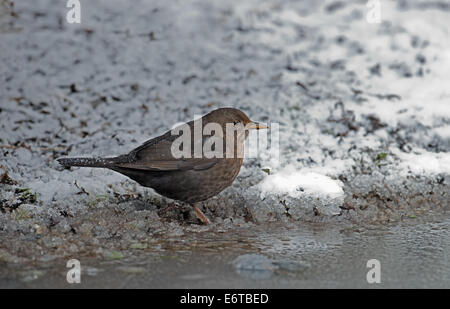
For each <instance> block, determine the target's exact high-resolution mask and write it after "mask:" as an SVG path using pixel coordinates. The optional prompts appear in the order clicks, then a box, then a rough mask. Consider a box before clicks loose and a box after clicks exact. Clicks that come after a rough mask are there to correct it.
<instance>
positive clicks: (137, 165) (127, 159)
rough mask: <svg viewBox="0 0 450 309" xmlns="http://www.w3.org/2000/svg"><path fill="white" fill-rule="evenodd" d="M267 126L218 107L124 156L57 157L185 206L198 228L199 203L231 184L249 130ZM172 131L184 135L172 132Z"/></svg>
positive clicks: (201, 217)
mask: <svg viewBox="0 0 450 309" xmlns="http://www.w3.org/2000/svg"><path fill="white" fill-rule="evenodd" d="M199 127H200V131H198V130H199V129H198V128H199ZM207 128H209V134H205V133H208V132H206V131H207V130H206V129H207ZM229 128H232V129H234V130H229ZM268 128H269V127H268V126H267V125H265V124H261V123H258V122H255V121H252V120H250V118H249V117H248V116H247V115H246V114H245V113H244V112H243V111H241V110H239V109H236V108H231V107H225V108H218V109H215V110H213V111H211V112H209V113H208V114H206V115H204V116H203V117H201V118H199V119H196V120H192V121H189V122H187V123H184V124H181V125H179V126H176V127H175V128H174V129H172V130H169V131H167V132H166V133H164V134H162V135H160V136H158V137H155V138H153V139H150V140H147V141H146V142H144V143H143V144H142V145H140V146H139V147H137V148H135V149H133V150H131V151H130V152H129V153H127V154H124V155H119V156H116V157H72V158H70V157H69V158H58V159H57V161H58V162H59V163H60V164H61V165H62V166H64V167H67V168H68V167H71V166H79V167H92V168H107V169H110V170H113V171H115V172H118V173H121V174H123V175H125V176H128V177H129V178H131V179H132V180H134V181H136V182H137V183H139V184H140V185H142V186H144V187H149V188H152V189H154V190H155V191H156V192H157V193H158V194H160V195H162V196H165V197H167V198H170V199H173V200H176V201H180V202H183V203H187V204H190V205H191V206H193V208H194V210H195V213H196V215H197V218H198V219H199V220H200V221H201V222H202V223H203V224H210V220H209V219H208V218H207V217H206V215H205V214H204V213H203V212H202V211H201V210H200V209H199V207H198V205H199V203H200V202H203V201H205V200H207V199H209V198H211V197H213V196H215V195H217V194H219V193H220V192H222V191H223V190H224V189H226V188H227V187H229V186H230V185H231V184H232V183H233V182H234V180H235V179H236V177H237V175H238V174H239V171H240V169H241V166H242V164H243V149H244V143H245V139H246V138H247V137H248V135H249V130H255V129H256V130H259V129H268ZM196 130H197V131H196ZM177 132H178V133H180V132H182V133H183V134H182V135H180V134H178V135H177V134H174V133H177ZM192 132H194V134H192ZM196 132H200V133H201V134H200V135H199V134H196ZM213 132H214V134H212V133H213ZM185 134H186V135H185ZM182 138H184V139H182ZM179 139H182V140H181V141H180V140H179ZM183 141H184V144H183ZM224 144H225V145H224ZM181 146H182V147H181ZM205 146H209V148H205ZM204 148H205V149H206V151H205V153H203V150H204ZM181 149H182V150H181ZM198 150H200V153H198V152H199V151H198ZM208 150H209V151H208Z"/></svg>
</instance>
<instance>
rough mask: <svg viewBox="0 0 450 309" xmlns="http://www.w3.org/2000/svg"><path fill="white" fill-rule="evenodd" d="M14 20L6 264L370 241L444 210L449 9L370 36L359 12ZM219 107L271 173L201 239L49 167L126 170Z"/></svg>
mask: <svg viewBox="0 0 450 309" xmlns="http://www.w3.org/2000/svg"><path fill="white" fill-rule="evenodd" d="M8 3H9V2H3V4H2V5H1V6H0V7H1V9H0V165H1V168H0V177H1V184H0V238H1V243H0V257H1V258H2V259H6V260H7V259H10V260H12V259H13V258H12V257H14V259H18V258H19V257H20V259H29V258H30V256H34V255H38V256H39V257H38V258H40V259H51V258H52V257H54V256H64V255H67V254H69V253H70V252H88V253H92V252H93V251H94V250H100V249H98V247H99V246H98V245H99V243H100V244H102V246H103V247H104V248H115V247H121V246H122V247H127V246H129V243H130V242H131V241H136V240H142V239H145V238H146V237H149V235H150V236H151V235H172V236H173V235H180V236H181V235H183V234H184V233H186V232H192V231H206V230H212V229H217V230H226V229H229V228H232V227H233V226H236V225H238V226H243V227H247V226H252V225H254V224H264V223H265V222H268V221H289V222H297V221H299V222H301V221H313V222H316V221H326V222H332V221H339V222H340V221H350V222H357V223H358V224H371V223H378V224H379V223H385V222H390V221H396V220H402V219H403V218H405V217H417V216H425V215H428V214H430V213H435V212H437V213H438V214H439V212H440V211H442V210H443V209H448V207H449V206H450V199H449V196H448V192H449V183H450V182H449V181H450V153H449V152H450V75H449V70H450V40H449V38H450V21H449V19H448V17H449V14H450V2H449V1H428V0H427V1H425V0H423V1H420V0H417V1H388V0H382V1H381V23H368V22H367V20H366V15H367V13H368V11H369V8H368V7H367V6H366V3H367V2H366V1H260V0H254V1H252V0H245V1H242V0H239V1H191V0H189V1H186V0H183V1H143V0H141V1H139V0H136V1H118V0H114V1H112V0H96V1H81V4H82V12H81V23H80V24H68V23H67V22H66V19H65V15H66V13H67V11H68V9H67V8H66V7H65V1H57V0H54V1H52V0H39V1H32V2H26V1H14V6H13V7H11V6H10V5H8ZM226 106H232V107H237V108H239V109H242V110H243V111H245V112H246V113H247V114H248V115H249V116H250V118H252V119H254V120H256V121H261V122H266V123H269V124H270V123H278V124H279V128H280V137H279V141H280V149H279V151H280V160H279V162H274V161H273V160H272V161H271V160H270V155H269V154H268V153H265V152H262V153H261V154H260V156H259V157H258V158H256V159H248V160H246V161H245V164H244V166H243V168H242V170H241V173H240V175H239V176H238V178H237V180H236V181H235V183H234V184H233V186H232V187H230V188H228V189H227V190H225V191H224V192H222V193H221V194H220V195H218V196H217V197H214V198H212V199H210V200H208V201H206V202H205V203H204V205H203V209H204V210H205V213H206V215H207V216H209V217H210V218H211V219H212V221H213V224H212V225H211V226H208V227H205V226H201V225H198V224H197V223H198V222H197V221H196V220H195V215H194V214H193V212H192V211H191V209H190V208H189V207H185V208H183V207H182V208H181V209H175V210H171V211H168V212H167V213H164V214H162V213H159V212H158V210H160V209H161V208H164V207H165V206H167V204H168V203H169V202H170V201H169V200H167V199H165V198H162V197H160V196H158V195H157V194H156V193H154V192H153V191H152V190H151V189H148V188H142V187H140V186H139V185H137V184H136V183H134V182H133V181H131V180H129V179H127V178H126V177H124V176H121V175H119V174H117V173H114V172H112V171H108V170H101V169H88V168H72V169H70V170H68V169H62V168H61V167H60V166H58V164H57V163H56V162H55V159H56V158H58V157H61V156H76V155H89V156H102V155H108V156H109V155H118V154H122V153H126V152H128V151H130V150H131V149H133V148H134V147H136V146H138V145H140V144H141V143H142V142H144V141H145V140H147V139H149V138H151V137H155V136H157V135H159V134H161V133H164V132H165V131H166V130H168V129H170V128H171V127H172V125H173V124H175V123H177V122H184V121H189V120H191V119H192V118H193V117H194V115H196V114H205V113H207V112H209V111H211V110H213V109H215V108H218V107H226ZM117 235H120V237H117ZM83 237H84V238H83ZM30 238H31V239H38V241H37V242H35V243H32V244H30V243H26V242H25V241H26V240H27V239H30ZM21 241H24V242H21ZM36 248H38V249H39V248H41V250H42V252H44V251H45V254H37V253H36V252H37V251H36ZM42 248H44V249H45V250H44V249H42ZM94 248H95V249H94ZM94 253H99V254H102V253H103V252H97V251H95V252H94Z"/></svg>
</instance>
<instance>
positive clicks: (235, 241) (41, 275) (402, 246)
mask: <svg viewBox="0 0 450 309" xmlns="http://www.w3.org/2000/svg"><path fill="white" fill-rule="evenodd" d="M419 221H420V219H419V218H410V219H409V220H405V221H404V222H403V223H401V224H395V225H392V224H391V225H387V226H377V227H375V226H374V227H371V228H367V227H366V228H362V227H350V226H347V227H344V226H335V227H330V226H327V225H325V224H303V225H302V226H293V225H283V226H280V225H279V224H276V225H269V227H267V226H264V227H263V226H256V227H254V228H250V229H237V230H234V231H229V232H224V233H216V234H214V233H195V234H191V235H186V236H185V237H173V238H170V239H165V240H162V239H154V240H153V241H150V242H149V243H148V246H147V247H145V246H140V247H138V246H136V247H135V248H134V249H133V250H130V251H133V252H128V253H126V252H123V253H121V252H114V253H112V254H111V255H110V256H109V257H108V258H103V259H93V258H80V263H81V269H82V272H81V283H80V284H69V283H67V281H66V274H67V271H68V268H66V262H67V260H55V261H53V262H51V263H48V264H45V263H44V264H41V265H40V266H33V265H28V266H25V267H24V266H23V265H19V264H9V265H7V264H5V263H3V265H2V267H1V268H0V278H1V279H0V287H1V288H10V287H28V288H30V287H31V288H52V287H53V288H54V287H57V288H93V287H105V288H388V287H389V288H450V256H449V252H450V214H443V215H442V216H439V217H436V218H433V219H431V220H429V222H419ZM249 254H252V255H251V256H248V255H249ZM73 258H76V256H74V257H73ZM371 259H377V260H379V261H380V265H381V283H372V284H369V283H368V282H367V279H366V276H367V272H368V271H369V270H370V268H368V267H367V265H366V264H367V262H368V261H369V260H371ZM5 266H6V267H5Z"/></svg>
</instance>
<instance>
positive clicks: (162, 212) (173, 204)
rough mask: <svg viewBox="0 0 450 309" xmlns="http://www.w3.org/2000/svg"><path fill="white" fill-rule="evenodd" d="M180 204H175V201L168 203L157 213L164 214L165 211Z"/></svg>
mask: <svg viewBox="0 0 450 309" xmlns="http://www.w3.org/2000/svg"><path fill="white" fill-rule="evenodd" d="M179 207H180V206H179V205H177V204H175V202H172V203H169V205H167V206H166V208H163V209H161V210H160V211H159V212H158V213H159V214H160V215H162V214H165V213H166V212H167V211H169V210H171V209H174V208H179Z"/></svg>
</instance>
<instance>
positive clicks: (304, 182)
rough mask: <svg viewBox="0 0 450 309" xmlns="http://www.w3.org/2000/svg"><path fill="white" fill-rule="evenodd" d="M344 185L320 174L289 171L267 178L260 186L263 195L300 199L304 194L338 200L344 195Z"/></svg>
mask: <svg viewBox="0 0 450 309" xmlns="http://www.w3.org/2000/svg"><path fill="white" fill-rule="evenodd" d="M342 186H343V184H342V183H341V182H340V181H336V180H333V179H331V178H330V177H328V176H325V175H321V174H318V173H313V172H309V173H305V172H302V171H292V170H291V169H287V170H285V171H282V172H279V173H277V174H274V175H269V176H267V177H266V178H265V179H264V180H263V181H262V182H261V184H260V189H261V195H262V197H264V196H265V195H268V194H288V195H289V196H291V197H300V196H302V195H303V194H310V195H316V196H323V195H325V196H327V197H331V198H337V197H340V196H343V195H344V191H343V190H342Z"/></svg>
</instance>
